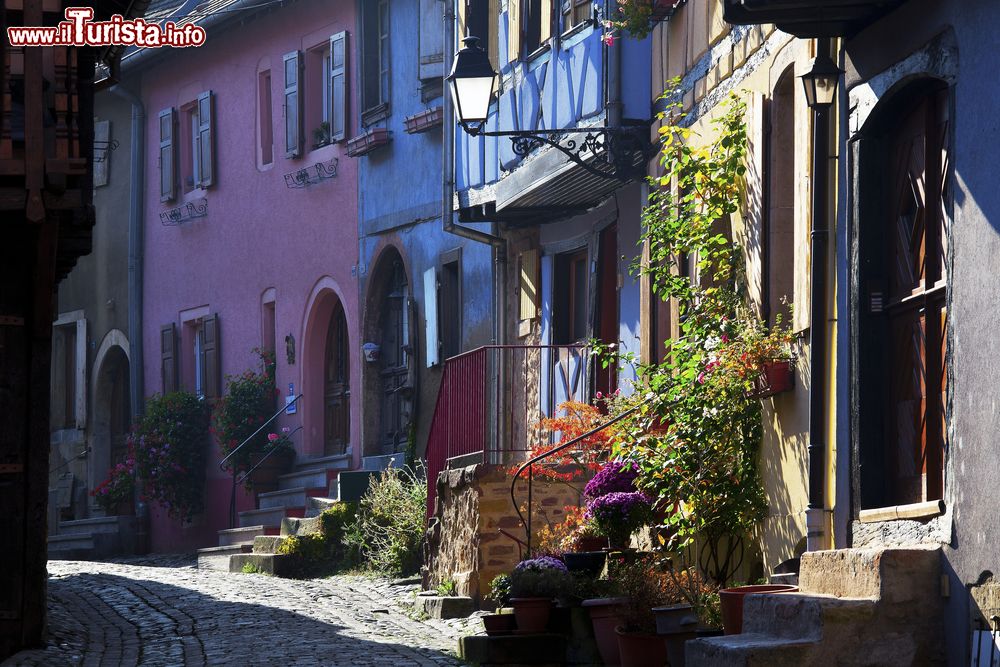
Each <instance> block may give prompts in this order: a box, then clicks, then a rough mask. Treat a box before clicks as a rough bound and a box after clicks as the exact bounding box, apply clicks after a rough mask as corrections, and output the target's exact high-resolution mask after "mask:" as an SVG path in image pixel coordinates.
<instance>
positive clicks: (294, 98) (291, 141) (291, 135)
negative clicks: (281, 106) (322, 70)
mask: <svg viewBox="0 0 1000 667" xmlns="http://www.w3.org/2000/svg"><path fill="white" fill-rule="evenodd" d="M301 62H302V59H301V57H300V54H299V52H298V51H292V52H291V53H286V54H285V57H284V65H285V157H298V156H299V155H301V154H302V105H301V104H299V73H300V72H299V68H300V63H301Z"/></svg>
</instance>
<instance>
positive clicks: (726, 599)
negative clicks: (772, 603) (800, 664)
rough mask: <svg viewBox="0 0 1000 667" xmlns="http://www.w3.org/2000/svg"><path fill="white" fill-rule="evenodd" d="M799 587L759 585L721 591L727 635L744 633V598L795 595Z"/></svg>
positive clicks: (723, 622)
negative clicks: (757, 594) (751, 595)
mask: <svg viewBox="0 0 1000 667" xmlns="http://www.w3.org/2000/svg"><path fill="white" fill-rule="evenodd" d="M798 590H799V588H798V586H792V585H790V584H757V585H751V586H735V587H732V588H723V589H722V590H720V591H719V599H720V604H721V607H722V627H723V629H724V630H725V633H726V634H727V635H738V634H740V633H742V632H743V602H744V597H745V596H747V595H749V594H751V593H794V592H796V591H798Z"/></svg>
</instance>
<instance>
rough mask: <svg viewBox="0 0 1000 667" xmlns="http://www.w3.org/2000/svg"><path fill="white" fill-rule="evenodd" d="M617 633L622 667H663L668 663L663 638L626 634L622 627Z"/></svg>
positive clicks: (642, 633) (642, 634)
mask: <svg viewBox="0 0 1000 667" xmlns="http://www.w3.org/2000/svg"><path fill="white" fill-rule="evenodd" d="M616 632H617V634H618V652H619V654H620V655H621V667H663V665H664V663H665V662H667V645H666V643H665V642H664V641H663V637H662V636H660V635H651V634H647V633H645V632H626V631H625V630H623V629H622V628H620V627H619V628H617V629H616ZM671 667H673V665H671Z"/></svg>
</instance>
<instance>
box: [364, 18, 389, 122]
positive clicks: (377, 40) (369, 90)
mask: <svg viewBox="0 0 1000 667" xmlns="http://www.w3.org/2000/svg"><path fill="white" fill-rule="evenodd" d="M361 29H362V34H361V38H362V40H363V44H362V54H361V57H362V63H361V71H362V81H363V83H362V86H361V106H362V122H363V123H364V124H365V125H369V124H371V123H375V122H377V121H379V120H382V119H383V118H386V117H388V115H389V0H373V1H372V2H366V3H363V4H362V8H361Z"/></svg>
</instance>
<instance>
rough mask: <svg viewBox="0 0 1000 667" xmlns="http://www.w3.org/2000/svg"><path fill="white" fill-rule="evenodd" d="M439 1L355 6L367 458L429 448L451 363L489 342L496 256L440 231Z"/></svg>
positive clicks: (355, 148)
mask: <svg viewBox="0 0 1000 667" xmlns="http://www.w3.org/2000/svg"><path fill="white" fill-rule="evenodd" d="M443 7H444V5H443V3H441V2H440V0H377V1H371V2H369V1H365V2H358V26H357V30H356V39H358V40H359V41H358V44H357V46H358V48H357V53H358V57H357V62H356V63H354V67H355V69H356V71H357V73H358V74H357V76H358V79H357V80H358V81H361V82H363V84H362V86H361V89H360V90H359V91H358V105H357V106H358V108H357V109H355V110H354V111H355V113H356V116H357V118H358V122H359V127H360V129H361V131H360V132H359V133H358V134H359V136H358V137H357V138H356V139H355V140H352V141H351V143H350V145H349V147H348V150H349V154H351V155H352V156H353V157H354V158H355V159H356V160H357V161H358V244H359V247H358V254H359V264H358V266H357V268H356V272H357V278H358V289H359V303H360V310H361V312H362V322H361V343H362V345H363V347H364V349H365V360H364V361H363V362H362V366H363V367H362V372H361V380H362V383H361V389H362V391H364V398H363V401H364V406H365V407H364V410H363V417H362V420H363V424H362V441H363V454H364V456H365V457H366V458H368V457H387V456H394V457H395V458H396V460H397V461H401V460H402V459H403V458H406V456H405V455H407V454H408V455H409V456H410V457H413V456H421V455H423V449H424V443H426V441H427V431H428V429H429V425H430V417H429V415H430V414H431V413H432V412H433V407H434V401H435V399H436V396H437V392H438V385H439V383H440V376H441V368H442V364H443V360H444V359H445V358H446V357H449V356H453V355H456V354H459V353H460V352H462V351H465V350H469V349H471V348H474V347H477V346H480V345H484V344H487V343H489V342H491V340H492V339H493V316H494V313H493V308H492V305H491V304H492V302H493V301H492V299H493V296H492V295H493V285H494V279H493V252H492V250H491V248H490V246H489V245H486V244H483V243H480V242H476V241H473V240H469V239H466V238H462V237H460V236H457V235H454V234H451V233H448V232H447V231H445V230H444V229H443V227H442V210H443V207H442V187H441V184H442V181H443V176H442V164H443V163H442V101H443V97H442V76H443V75H444V73H445V71H444V68H445V57H444V51H445V49H444V23H443V21H442V18H443V15H444V11H443ZM476 227H478V228H480V229H483V230H485V231H489V227H490V226H489V225H488V224H481V225H477V226H476ZM383 461H384V460H383Z"/></svg>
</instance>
